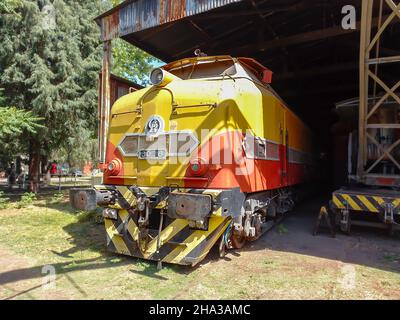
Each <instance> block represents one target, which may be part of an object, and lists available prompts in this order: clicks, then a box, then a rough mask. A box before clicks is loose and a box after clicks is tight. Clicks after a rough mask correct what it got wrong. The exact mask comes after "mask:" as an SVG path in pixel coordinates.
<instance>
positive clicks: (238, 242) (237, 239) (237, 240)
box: [231, 234, 246, 249]
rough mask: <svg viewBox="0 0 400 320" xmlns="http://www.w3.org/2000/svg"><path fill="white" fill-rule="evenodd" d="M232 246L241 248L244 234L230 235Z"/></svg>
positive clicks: (244, 240) (244, 238) (243, 242)
mask: <svg viewBox="0 0 400 320" xmlns="http://www.w3.org/2000/svg"><path fill="white" fill-rule="evenodd" d="M231 243H232V247H233V248H235V249H242V248H243V247H244V245H245V243H246V237H245V236H244V235H240V236H238V235H235V234H233V235H232V237H231Z"/></svg>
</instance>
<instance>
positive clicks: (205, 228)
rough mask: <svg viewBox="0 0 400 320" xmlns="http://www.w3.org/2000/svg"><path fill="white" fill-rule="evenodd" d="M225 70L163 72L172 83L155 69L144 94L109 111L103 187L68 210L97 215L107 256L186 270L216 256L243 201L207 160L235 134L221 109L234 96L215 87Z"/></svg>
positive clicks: (79, 194) (211, 65)
mask: <svg viewBox="0 0 400 320" xmlns="http://www.w3.org/2000/svg"><path fill="white" fill-rule="evenodd" d="M196 59H198V58H196ZM185 64H186V67H184V68H182V67H181V66H182V65H185ZM196 64H198V66H197V67H195V65H196ZM199 65H200V66H199ZM233 66H234V61H233V60H232V58H230V57H219V58H217V59H212V60H210V59H206V58H204V61H195V62H194V61H192V60H187V61H181V63H180V64H172V65H169V66H168V69H169V70H171V72H174V74H172V73H170V72H168V71H167V70H165V69H159V68H158V69H155V70H154V71H153V72H152V73H151V76H150V79H151V82H152V84H153V85H152V86H150V87H147V88H145V89H142V90H139V91H137V92H134V93H131V94H129V95H127V96H124V97H122V98H120V99H119V100H118V101H117V102H116V103H115V104H114V106H113V108H112V114H111V119H110V124H109V134H108V145H107V155H106V162H107V163H106V165H105V169H104V177H103V184H102V185H100V186H95V187H94V189H72V190H71V191H70V200H71V204H72V206H73V207H75V208H77V209H80V210H93V209H95V208H96V207H97V206H100V207H103V217H104V221H105V228H106V233H107V245H108V249H109V250H111V251H113V252H116V253H120V254H125V255H130V256H135V257H140V258H144V259H150V260H155V261H160V262H167V263H176V264H182V265H195V264H197V263H198V262H199V261H201V260H202V259H203V258H204V257H205V255H206V254H207V253H208V252H209V250H210V249H211V247H212V246H213V245H214V244H216V243H217V241H220V242H221V243H220V246H221V247H225V245H226V243H227V241H228V240H227V234H228V233H230V232H232V230H231V228H230V227H231V225H232V220H233V218H234V216H233V215H232V213H233V212H237V213H240V210H241V206H242V203H243V200H244V194H243V193H242V192H240V188H239V187H238V186H236V187H235V186H234V187H233V188H232V187H230V184H229V182H230V180H231V179H232V177H234V175H235V172H234V171H235V168H234V167H232V168H226V167H224V165H221V162H223V159H219V160H218V161H212V157H215V156H216V155H215V153H218V154H220V153H223V150H224V146H221V141H222V142H223V140H224V138H225V140H226V141H225V144H226V143H227V139H226V138H232V137H233V136H234V134H233V133H234V132H236V131H237V124H236V121H234V116H233V115H232V112H234V110H231V109H230V102H229V100H228V99H227V98H229V99H232V100H233V101H234V100H235V95H236V91H235V89H234V88H233V87H232V81H229V82H227V81H221V79H222V78H221V74H222V73H223V72H224V71H225V70H227V69H229V68H232V67H233ZM193 69H195V70H193ZM205 78H206V80H205ZM226 92H229V93H230V96H229V97H228V96H226ZM224 95H225V96H224ZM229 121H231V124H229V125H228V126H227V123H229ZM221 139H222V140H221ZM238 139H241V137H239V138H238ZM217 140H218V141H217ZM213 141H217V142H215V146H214V147H212V146H211V145H212V142H213ZM223 143H224V142H223ZM232 143H233V142H232ZM241 143H242V140H240V141H238V145H239V146H241ZM237 149H238V148H237ZM239 149H240V150H239V152H240V154H242V151H241V148H239ZM230 152H232V151H230ZM231 166H232V165H231ZM224 171H226V172H225V173H224ZM225 179H227V180H226V181H224V180H225Z"/></svg>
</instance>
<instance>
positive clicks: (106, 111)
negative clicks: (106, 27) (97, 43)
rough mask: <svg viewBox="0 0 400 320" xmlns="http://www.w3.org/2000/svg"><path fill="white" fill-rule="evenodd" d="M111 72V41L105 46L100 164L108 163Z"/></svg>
mask: <svg viewBox="0 0 400 320" xmlns="http://www.w3.org/2000/svg"><path fill="white" fill-rule="evenodd" d="M110 72H111V40H108V41H105V42H104V44H103V66H102V70H101V91H100V105H99V137H98V141H99V162H100V164H104V163H105V161H106V149H107V135H108V126H109V120H110V109H111V106H110V95H111V89H110Z"/></svg>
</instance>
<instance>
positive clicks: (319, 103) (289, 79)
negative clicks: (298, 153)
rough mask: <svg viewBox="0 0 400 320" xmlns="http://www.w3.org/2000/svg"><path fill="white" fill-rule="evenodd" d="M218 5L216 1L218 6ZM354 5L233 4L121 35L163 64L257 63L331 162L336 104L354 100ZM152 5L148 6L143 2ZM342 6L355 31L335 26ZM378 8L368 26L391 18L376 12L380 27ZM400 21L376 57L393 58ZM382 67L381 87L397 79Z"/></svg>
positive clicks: (338, 1) (345, 1)
mask: <svg viewBox="0 0 400 320" xmlns="http://www.w3.org/2000/svg"><path fill="white" fill-rule="evenodd" d="M218 1H220V2H221V3H223V2H224V1H225V0H218ZM218 1H214V3H218ZM361 1H362V0H241V1H240V0H239V1H225V3H229V2H234V3H230V4H227V5H223V6H221V7H218V8H215V9H211V10H203V12H202V13H200V14H194V15H190V16H185V15H184V16H183V17H179V18H177V19H170V20H173V21H171V22H166V23H161V22H159V21H158V23H155V26H152V27H150V28H140V27H139V29H140V30H138V31H134V32H130V33H127V34H124V35H122V34H121V35H120V36H121V37H122V38H123V39H125V40H126V41H128V42H129V43H131V44H133V45H135V46H137V47H139V48H141V49H143V50H145V51H147V52H149V53H150V54H152V55H154V56H156V57H157V58H160V59H161V60H163V61H165V62H170V61H174V60H177V59H180V58H184V57H187V56H193V52H194V50H195V49H198V48H199V49H201V51H203V52H204V53H206V54H208V55H225V54H230V55H232V56H246V57H252V58H255V59H257V60H258V61H259V62H261V63H262V64H264V65H265V66H266V67H268V68H269V69H271V70H272V71H273V72H274V76H273V83H272V86H273V87H274V89H275V90H276V91H277V92H278V93H279V94H280V95H281V97H282V98H283V99H284V100H285V101H286V102H287V103H288V104H289V106H290V107H291V108H292V109H293V110H294V111H296V112H297V113H298V114H299V115H300V116H301V117H302V118H303V119H304V120H305V121H306V122H307V124H308V125H309V126H310V127H311V128H312V129H313V130H314V131H315V132H316V133H317V137H318V138H319V139H320V141H321V144H322V145H323V146H324V148H325V150H324V151H326V152H327V153H328V154H331V156H330V157H329V159H330V161H331V162H334V161H335V160H334V157H333V155H332V153H333V150H335V152H336V153H337V150H340V149H341V148H338V147H337V146H336V147H335V146H334V140H335V136H334V134H335V130H331V129H332V126H333V124H334V123H336V122H337V121H338V119H339V117H338V116H337V115H336V114H335V113H334V112H333V110H334V109H335V103H337V102H339V101H342V100H346V99H350V98H354V97H357V96H358V95H359V81H358V79H359V43H360V23H359V21H360V16H361ZM132 2H136V1H134V0H133V1H132V0H128V1H125V2H124V3H123V4H122V5H121V6H119V7H116V8H114V9H113V10H111V11H110V12H108V13H106V14H104V15H103V17H105V16H110V15H113V14H115V13H118V10H120V8H123V6H126V5H127V4H129V3H132ZM151 2H155V1H153V0H151V1H150V2H148V4H150V3H151ZM164 2H168V1H167V0H158V6H159V5H160V3H164ZM178 2H182V6H183V7H184V6H185V5H186V6H188V5H189V2H190V3H191V5H197V6H202V5H203V6H207V5H210V3H212V2H213V1H209V0H180V1H178ZM383 2H384V1H383ZM347 5H351V6H354V7H355V9H356V20H357V25H356V29H348V30H345V29H344V28H343V27H342V19H343V18H344V17H345V15H346V13H342V9H343V7H344V6H347ZM396 5H397V3H396ZM379 7H380V0H378V1H374V10H375V12H376V13H375V17H376V18H374V19H373V22H372V24H373V25H374V26H375V27H377V26H378V25H380V24H381V23H382V22H383V21H384V20H385V19H386V17H387V15H388V14H390V13H391V12H390V10H388V11H387V12H386V10H387V9H388V8H387V6H386V8H385V6H383V8H384V12H383V21H380V20H379V19H378V18H377V16H378V14H379ZM159 9H160V8H159V7H157V6H155V7H151V6H150V7H148V8H146V7H145V8H143V10H144V12H143V13H142V14H143V15H144V17H145V18H148V17H150V18H152V17H153V16H150V13H149V11H150V12H151V10H159ZM186 9H187V8H186ZM175 10H176V8H175ZM155 12H156V11H155ZM156 13H157V12H156ZM119 14H120V13H119ZM169 14H170V15H172V14H176V12H172V13H171V12H170V13H169ZM154 16H155V15H154ZM156 19H157V18H156ZM144 21H147V22H148V20H146V19H145V20H144ZM399 22H400V19H393V20H392V23H391V24H390V25H389V27H388V28H387V31H386V32H385V37H384V39H383V41H381V43H380V52H381V56H382V55H383V56H385V55H388V56H393V55H399V54H400V42H399V41H398V40H397V41H396V38H397V39H399V38H398V37H399V35H400V25H399ZM120 29H121V27H120ZM382 68H383V69H381V70H382V71H384V76H382V77H384V78H383V79H384V80H385V81H387V83H388V84H391V83H393V82H394V81H398V74H399V72H400V70H398V69H396V68H394V67H393V65H388V66H384V67H382ZM396 79H397V80H396ZM379 89H380V88H378V90H379ZM336 129H337V126H336ZM332 131H333V133H334V134H332ZM339 131H340V130H339ZM342 140H343V139H342ZM342 142H343V141H342ZM343 152H346V150H343ZM339 158H341V157H339ZM342 158H343V157H342ZM332 172H334V171H332Z"/></svg>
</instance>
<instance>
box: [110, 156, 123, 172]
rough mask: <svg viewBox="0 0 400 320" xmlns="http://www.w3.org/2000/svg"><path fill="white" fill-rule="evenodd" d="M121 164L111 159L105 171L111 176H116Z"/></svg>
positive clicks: (117, 160)
mask: <svg viewBox="0 0 400 320" xmlns="http://www.w3.org/2000/svg"><path fill="white" fill-rule="evenodd" d="M121 169H122V162H121V160H119V159H113V160H112V161H111V162H110V163H109V164H108V166H107V171H108V172H109V174H110V175H111V176H116V175H118V174H119V173H120V172H121Z"/></svg>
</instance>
